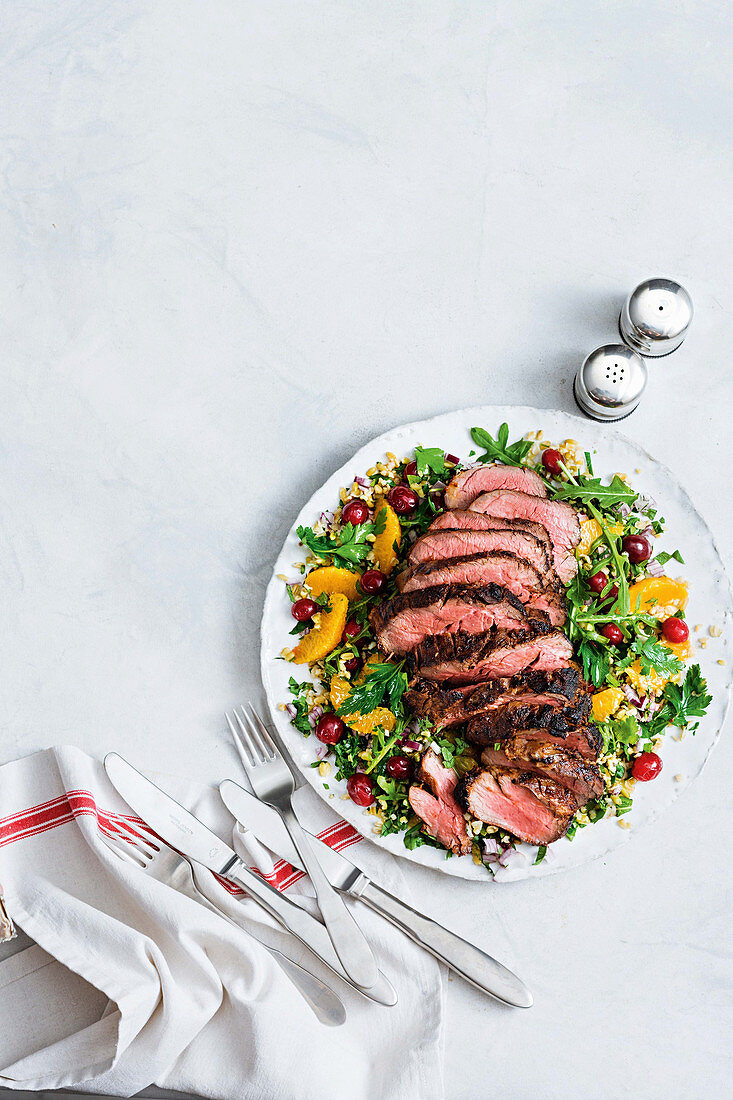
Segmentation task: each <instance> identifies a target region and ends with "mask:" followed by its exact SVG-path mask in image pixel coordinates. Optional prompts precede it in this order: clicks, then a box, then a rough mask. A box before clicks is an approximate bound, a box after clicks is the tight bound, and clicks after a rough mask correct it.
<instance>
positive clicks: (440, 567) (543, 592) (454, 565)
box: [397, 550, 567, 626]
mask: <svg viewBox="0 0 733 1100" xmlns="http://www.w3.org/2000/svg"><path fill="white" fill-rule="evenodd" d="M438 584H470V585H476V586H479V587H480V586H482V585H486V584H499V585H501V586H502V587H503V588H506V589H507V590H508V591H509V592H511V593H512V595H514V596H516V597H517V599H518V600H520V601H521V602H522V603H523V604H526V606H527V607H528V608H530V609H532V610H534V611H544V612H545V614H546V615H548V617H549V619H550V622H551V623H552V625H553V626H562V625H563V623H564V622H565V620H566V619H567V611H566V605H565V596H564V594H563V592H562V589H561V588H560V587H557V588H555V587H553V586H552V585H549V584H546V583H545V580H544V578H543V576H542V574H541V573H540V571H539V570H538V569H536V568H535V566H534V565H532V564H531V562H528V561H527V559H526V558H518V557H516V556H515V555H514V554H510V553H509V552H508V551H506V550H496V551H494V552H493V553H491V554H471V555H469V556H468V557H467V558H446V559H443V560H442V561H431V562H423V564H422V565H414V566H412V567H410V568H409V569H406V570H404V572H402V573H400V574H399V576H398V577H397V587H398V588H399V589H400V591H401V592H414V591H416V590H417V589H419V588H432V587H434V586H435V585H438Z"/></svg>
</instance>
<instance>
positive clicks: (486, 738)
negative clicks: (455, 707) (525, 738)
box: [466, 695, 591, 745]
mask: <svg viewBox="0 0 733 1100" xmlns="http://www.w3.org/2000/svg"><path fill="white" fill-rule="evenodd" d="M590 708H591V697H590V695H581V696H580V697H579V699H578V701H577V702H573V703H566V705H565V706H560V707H558V706H553V705H551V704H549V703H534V702H531V701H530V702H527V701H525V700H524V699H521V698H519V699H513V700H511V701H510V702H507V703H504V704H503V705H502V706H498V707H492V708H491V709H488V710H486V711H484V713H483V714H480V715H478V717H476V718H472V719H471V721H470V722H469V723H468V725H467V726H466V737H467V738H468V739H469V741H473V742H474V743H475V744H477V745H490V744H491V743H492V742H494V741H496V740H497V739H499V738H502V737H509V736H511V734H512V733H514V732H516V731H518V730H526V729H545V730H548V731H549V732H550V733H553V734H554V733H559V734H563V733H567V731H568V730H571V729H576V728H577V727H578V726H582V725H583V723H584V722H585V721H587V719H588V715H589V714H590Z"/></svg>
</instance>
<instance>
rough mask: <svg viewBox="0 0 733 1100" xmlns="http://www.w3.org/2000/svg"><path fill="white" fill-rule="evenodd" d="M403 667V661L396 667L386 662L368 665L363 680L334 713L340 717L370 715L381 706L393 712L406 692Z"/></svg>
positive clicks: (405, 676)
mask: <svg viewBox="0 0 733 1100" xmlns="http://www.w3.org/2000/svg"><path fill="white" fill-rule="evenodd" d="M403 665H404V661H401V662H400V664H398V665H392V664H387V663H386V662H385V663H383V664H375V665H369V671H368V672H367V674H366V676H365V677H364V679H363V680H362V681H361V683H360V684H356V685H355V686H354V688H353V690H352V691H351V693H350V695H349V696H348V698H346V699H345V700H344V702H343V703H342V704H341V706H340V707H339V708H338V710H337V712H336V713H337V714H340V715H341V716H342V717H343V716H344V715H346V714H370V713H371V712H372V711H373V710H376V708H377V707H381V706H383V705H388V706H389V708H390V710H392V711H394V709H395V708H396V707H397V706H398V705H399V703H400V700H401V699H402V694H403V692H404V691H406V690H407V675H406V673H404V672H403ZM387 700H388V703H387Z"/></svg>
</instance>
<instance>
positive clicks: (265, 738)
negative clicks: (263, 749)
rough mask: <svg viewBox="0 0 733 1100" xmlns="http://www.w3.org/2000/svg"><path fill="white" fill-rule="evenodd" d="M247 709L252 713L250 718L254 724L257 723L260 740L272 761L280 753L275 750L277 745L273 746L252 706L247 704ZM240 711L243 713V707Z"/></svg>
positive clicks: (265, 727)
mask: <svg viewBox="0 0 733 1100" xmlns="http://www.w3.org/2000/svg"><path fill="white" fill-rule="evenodd" d="M249 709H250V711H251V713H252V717H253V718H254V720H255V722H256V723H257V727H258V729H259V731H260V734H261V736H262V740H263V741H264V742H265V745H266V746H267V748H268V749H269V750H270V757H271V759H273V760H274V759H275V757H277V756H279V755H280V753H279V751H278V748H277V745H276V744H275V742H274V741H273V739H272V737H271V736H270V733H269V731H268V729H267V726H266V725H265V723H264V722H263V721H262V719H261V718H260V716H259V714H258V713H257V711H256V710H255V708H254V707H253V706H252V704H251V703H250V704H249ZM242 711H244V707H242Z"/></svg>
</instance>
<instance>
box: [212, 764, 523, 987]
mask: <svg viewBox="0 0 733 1100" xmlns="http://www.w3.org/2000/svg"><path fill="white" fill-rule="evenodd" d="M219 793H220V794H221V797H222V800H223V802H224V805H225V806H226V807H227V809H228V810H229V812H230V813H231V814H233V815H234V817H235V818H236V819H237V820H238V821H240V822H241V823H242V824H244V825H246V826H247V828H248V829H251V831H252V832H253V833H254V835H255V836H256V837H257V838H258V840H261V841H262V843H263V844H266V845H267V847H268V848H269V849H270V850H271V851H273V852H277V853H278V855H280V856H282V857H283V859H285V860H287V862H288V863H291V864H292V865H293V866H294V867H299V868H301V870H302V863H301V861H300V858H299V856H298V853H297V852H296V850H295V847H294V845H293V843H292V841H291V840H290V837H289V835H288V832H287V830H286V829H285V827H284V825H283V823H282V821H281V820H280V818H279V817H278V815H277V813H275V811H274V810H272V809H271V808H270V807H269V806H266V805H265V803H264V802H260V801H259V799H257V798H255V797H254V795H251V794H250V793H249V792H248V791H245V790H244V788H243V787H240V786H239V784H238V783H234V782H233V781H232V780H231V779H225V780H224V781H223V782H222V783H220V784H219ZM313 844H314V845H315V847H316V851H317V852H318V859H319V861H320V864H321V866H322V867H323V870H324V871H325V872H326V875H327V877H328V878H329V879H330V881H331V883H332V885H333V886H335V887H336V889H337V890H341V891H343V892H345V893H347V894H351V895H352V896H353V897H356V898H361V900H362V901H363V902H365V903H366V904H367V905H368V906H369V907H370V908H371V909H374V910H375V911H376V912H377V913H381V915H382V916H383V917H386V918H387V920H389V921H391V923H392V924H394V925H396V926H397V927H398V928H401V929H402V931H403V932H404V933H405V934H406V935H407V936H409V937H410V939H412V940H414V941H415V943H417V944H419V945H420V947H424V948H425V950H426V951H429V952H430V954H431V955H434V956H435V958H436V959H439V960H440V961H441V962H443V963H445V964H446V966H449V967H450V968H451V970H454V971H455V972H456V974H460V976H461V977H462V978H465V979H466V981H467V982H470V983H471V985H473V986H476V988H477V989H480V990H481V991H482V992H484V993H488V994H490V995H491V996H492V997H496V998H497V1000H499V1001H504V1003H505V1004H509V1005H514V1006H516V1007H517V1008H531V1006H532V1003H533V999H532V994H531V993H530V991H529V990H528V989H527V987H526V985H525V984H524V982H523V981H521V980H520V979H519V978H518V977H517V976H516V974H513V973H512V972H511V970H507V968H506V967H505V966H502V965H501V963H499V962H497V961H496V959H492V958H491V956H490V955H487V954H486V952H484V951H481V949H480V948H478V947H474V945H473V944H471V943H468V942H467V941H466V940H463V939H461V937H460V936H457V935H456V934H455V932H450V931H449V930H448V929H447V928H444V927H443V926H442V925H441V924H438V922H437V921H434V920H431V919H430V917H426V916H424V914H422V913H418V912H417V911H416V910H415V909H412V908H411V907H410V906H409V905H406V904H405V903H404V902H403V901H400V900H399V899H398V898H396V897H394V896H393V895H392V894H389V893H388V892H387V891H386V890H383V889H382V888H381V886H377V884H376V883H375V882H372V880H371V879H370V878H369V877H368V876H367V875H366V874H364V872H363V871H360V870H359V868H358V867H355V866H354V864H353V863H351V862H350V861H349V860H348V859H346V857H345V856H343V855H341V853H340V852H335V851H334V850H333V848H329V846H328V845H327V844H324V843H323V841H321V840H318V838H317V837H314V838H313Z"/></svg>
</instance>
